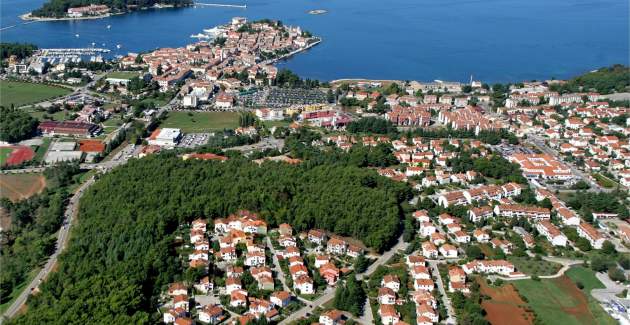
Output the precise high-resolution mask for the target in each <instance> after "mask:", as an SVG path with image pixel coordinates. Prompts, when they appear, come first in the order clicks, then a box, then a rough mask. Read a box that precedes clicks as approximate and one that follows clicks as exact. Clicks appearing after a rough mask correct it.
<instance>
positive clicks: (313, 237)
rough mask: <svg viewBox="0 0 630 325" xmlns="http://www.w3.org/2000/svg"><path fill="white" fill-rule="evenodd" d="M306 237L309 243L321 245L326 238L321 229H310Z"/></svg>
mask: <svg viewBox="0 0 630 325" xmlns="http://www.w3.org/2000/svg"><path fill="white" fill-rule="evenodd" d="M307 238H308V241H310V242H311V243H313V244H317V245H321V244H323V243H324V241H325V240H326V233H325V232H324V231H323V230H319V229H311V230H309V231H308V237H307Z"/></svg>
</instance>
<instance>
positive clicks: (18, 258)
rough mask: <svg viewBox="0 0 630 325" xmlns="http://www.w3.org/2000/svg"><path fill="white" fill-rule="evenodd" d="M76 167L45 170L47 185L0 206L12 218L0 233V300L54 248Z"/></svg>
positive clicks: (9, 295)
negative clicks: (40, 191)
mask: <svg viewBox="0 0 630 325" xmlns="http://www.w3.org/2000/svg"><path fill="white" fill-rule="evenodd" d="M78 171H79V169H78V167H77V166H76V165H70V164H62V165H60V166H58V167H55V168H52V169H48V170H47V171H46V173H45V175H46V180H47V188H46V190H44V192H42V193H41V194H39V195H36V196H33V197H31V198H29V199H26V200H22V201H18V202H11V201H9V200H8V199H6V198H4V199H1V200H0V206H1V207H2V208H4V209H5V210H6V211H7V213H8V215H9V216H10V218H11V227H10V228H9V229H6V230H3V231H2V232H1V233H0V234H1V235H0V240H1V245H0V247H2V248H1V249H2V255H1V256H0V265H2V267H1V268H0V300H2V301H7V300H9V299H11V295H12V292H13V290H14V289H15V288H16V287H18V286H20V285H21V284H22V283H23V282H24V281H26V280H27V277H28V274H29V272H30V271H32V270H33V269H34V268H35V267H37V266H39V265H40V264H42V263H43V262H44V261H45V260H46V258H47V257H48V256H50V254H52V252H53V251H54V249H55V237H54V236H53V235H54V233H55V232H56V231H57V230H58V229H59V227H60V226H61V223H62V221H63V212H64V207H65V201H66V199H67V198H68V192H67V186H68V185H69V184H71V183H72V178H73V176H74V175H75V174H77V173H78Z"/></svg>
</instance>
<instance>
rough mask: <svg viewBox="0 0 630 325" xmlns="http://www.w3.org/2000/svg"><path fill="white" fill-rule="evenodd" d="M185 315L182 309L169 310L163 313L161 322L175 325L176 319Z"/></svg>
mask: <svg viewBox="0 0 630 325" xmlns="http://www.w3.org/2000/svg"><path fill="white" fill-rule="evenodd" d="M186 313H187V311H186V310H185V309H183V308H173V309H169V310H168V311H166V312H165V313H164V315H162V320H163V322H164V323H166V324H169V323H175V320H176V319H178V318H180V317H185V316H186Z"/></svg>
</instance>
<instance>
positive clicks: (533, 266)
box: [508, 256, 562, 276]
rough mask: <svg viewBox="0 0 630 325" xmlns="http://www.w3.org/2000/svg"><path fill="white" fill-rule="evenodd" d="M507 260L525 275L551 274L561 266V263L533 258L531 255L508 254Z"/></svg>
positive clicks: (556, 271)
mask: <svg viewBox="0 0 630 325" xmlns="http://www.w3.org/2000/svg"><path fill="white" fill-rule="evenodd" d="M508 261H510V262H512V264H514V266H516V269H517V270H519V271H521V272H523V273H525V274H527V275H538V276H540V275H553V274H556V273H558V270H560V269H561V268H562V265H560V264H558V263H554V262H549V261H545V260H535V259H533V258H531V257H517V256H509V257H508Z"/></svg>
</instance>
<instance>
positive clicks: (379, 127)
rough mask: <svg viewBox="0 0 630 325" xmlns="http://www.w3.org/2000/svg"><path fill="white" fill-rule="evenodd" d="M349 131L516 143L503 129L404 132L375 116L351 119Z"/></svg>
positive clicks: (396, 135) (489, 142) (423, 129)
mask: <svg viewBox="0 0 630 325" xmlns="http://www.w3.org/2000/svg"><path fill="white" fill-rule="evenodd" d="M346 130H347V131H348V132H350V133H355V134H361V133H367V134H386V135H389V136H391V137H395V138H398V137H403V136H404V137H406V138H407V139H411V138H414V137H421V138H431V139H437V138H456V139H457V138H461V139H478V140H480V141H482V142H484V143H487V144H491V145H496V144H499V143H500V142H501V140H507V141H508V142H509V143H511V144H518V139H517V138H516V136H515V135H514V134H512V133H510V132H509V131H507V130H505V129H501V130H484V131H480V132H479V134H475V131H474V130H455V129H452V128H434V129H428V128H414V129H410V130H407V131H404V132H400V131H398V129H397V127H396V126H395V125H394V124H393V123H392V122H391V121H388V120H385V119H382V118H377V117H365V118H362V119H359V120H355V121H352V122H350V123H349V124H348V126H347V127H346Z"/></svg>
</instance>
